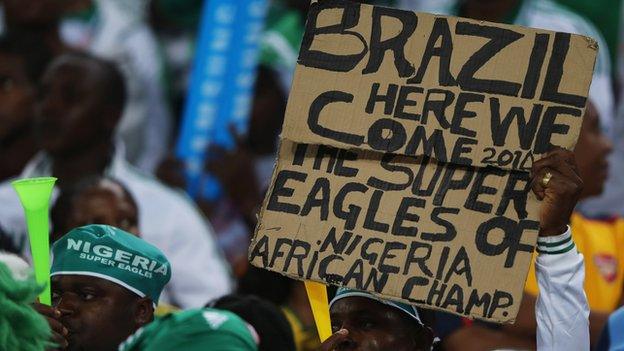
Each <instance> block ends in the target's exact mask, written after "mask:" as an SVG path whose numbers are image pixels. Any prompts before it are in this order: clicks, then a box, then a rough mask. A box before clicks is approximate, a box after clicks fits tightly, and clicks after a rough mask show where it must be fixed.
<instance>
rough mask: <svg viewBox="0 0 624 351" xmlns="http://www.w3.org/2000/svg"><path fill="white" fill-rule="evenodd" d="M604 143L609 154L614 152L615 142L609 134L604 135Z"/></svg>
mask: <svg viewBox="0 0 624 351" xmlns="http://www.w3.org/2000/svg"><path fill="white" fill-rule="evenodd" d="M602 144H603V147H604V150H605V153H606V154H607V155H608V154H610V153H611V152H613V142H612V141H611V139H609V138H608V137H607V136H603V137H602Z"/></svg>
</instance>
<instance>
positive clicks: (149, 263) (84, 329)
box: [35, 224, 171, 351]
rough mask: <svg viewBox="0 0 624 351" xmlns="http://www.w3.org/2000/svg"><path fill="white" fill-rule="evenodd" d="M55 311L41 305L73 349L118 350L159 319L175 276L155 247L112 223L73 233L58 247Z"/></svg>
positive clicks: (54, 269)
mask: <svg viewBox="0 0 624 351" xmlns="http://www.w3.org/2000/svg"><path fill="white" fill-rule="evenodd" d="M52 253H53V257H54V258H53V260H52V268H51V273H50V275H51V285H52V307H48V306H44V305H41V304H35V308H36V309H37V310H38V311H39V312H40V313H41V314H43V315H45V316H46V317H47V319H48V323H49V324H50V327H51V328H52V330H53V332H54V336H55V341H57V343H58V344H59V346H60V347H62V348H66V349H67V350H91V351H108V350H117V348H118V346H119V344H120V343H121V342H122V341H124V340H125V339H126V338H127V337H128V336H130V335H131V334H132V333H134V332H135V331H136V330H137V329H139V328H141V327H142V326H144V325H146V324H148V323H150V322H151V321H152V320H153V319H154V308H155V306H156V304H157V303H158V299H159V297H160V294H161V292H162V290H163V288H164V286H165V285H166V284H167V282H169V279H170V278H171V265H170V264H169V261H168V260H167V258H166V257H165V255H164V254H163V253H162V252H161V251H160V250H159V249H158V248H156V247H155V246H152V245H151V244H149V243H147V242H146V241H144V240H142V239H140V238H138V237H136V236H134V235H132V234H130V233H127V232H125V231H123V230H121V229H118V228H115V227H112V226H108V225H95V224H93V225H88V226H84V227H80V228H76V229H73V230H72V231H70V232H69V233H67V234H66V235H65V236H63V237H62V238H61V239H60V240H58V241H57V242H55V243H54V245H53V246H52Z"/></svg>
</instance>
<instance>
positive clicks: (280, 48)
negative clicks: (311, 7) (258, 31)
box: [260, 3, 305, 68]
mask: <svg viewBox="0 0 624 351" xmlns="http://www.w3.org/2000/svg"><path fill="white" fill-rule="evenodd" d="M304 30H305V27H304V18H302V17H301V14H300V13H299V12H298V11H296V10H292V9H290V8H288V7H287V6H284V5H281V4H280V3H274V4H272V6H271V7H270V8H269V13H268V14H267V19H266V23H265V29H264V33H263V38H262V42H261V46H260V63H261V64H262V65H265V66H267V67H271V68H279V67H284V66H285V67H292V68H294V66H295V64H296V59H297V55H298V53H299V47H300V46H301V40H302V39H303V32H304Z"/></svg>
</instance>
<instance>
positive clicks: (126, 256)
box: [115, 249, 132, 264]
mask: <svg viewBox="0 0 624 351" xmlns="http://www.w3.org/2000/svg"><path fill="white" fill-rule="evenodd" d="M131 258H132V254H131V253H129V252H128V251H124V250H120V249H117V252H115V261H119V262H123V263H126V264H130V259H131Z"/></svg>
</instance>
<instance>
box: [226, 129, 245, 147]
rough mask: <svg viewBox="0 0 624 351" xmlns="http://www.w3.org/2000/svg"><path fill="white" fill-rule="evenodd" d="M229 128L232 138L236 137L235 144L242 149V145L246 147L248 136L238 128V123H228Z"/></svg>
mask: <svg viewBox="0 0 624 351" xmlns="http://www.w3.org/2000/svg"><path fill="white" fill-rule="evenodd" d="M228 130H229V131H230V135H231V136H232V139H234V144H235V145H236V148H237V149H240V148H242V147H245V144H246V142H247V140H246V139H247V138H246V136H245V134H244V133H240V132H239V131H238V129H236V125H234V123H230V124H229V125H228Z"/></svg>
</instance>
